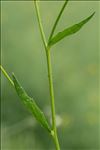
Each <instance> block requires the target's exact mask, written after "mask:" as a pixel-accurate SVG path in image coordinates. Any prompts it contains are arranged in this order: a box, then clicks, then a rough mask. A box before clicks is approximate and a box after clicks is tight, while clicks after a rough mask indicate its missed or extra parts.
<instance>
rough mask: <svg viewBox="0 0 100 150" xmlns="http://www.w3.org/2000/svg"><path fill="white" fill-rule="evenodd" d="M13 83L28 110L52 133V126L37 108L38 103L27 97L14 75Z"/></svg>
mask: <svg viewBox="0 0 100 150" xmlns="http://www.w3.org/2000/svg"><path fill="white" fill-rule="evenodd" d="M12 76H13V82H14V86H15V89H16V92H17V94H18V96H19V97H20V99H21V101H22V102H23V103H24V105H26V107H27V108H28V110H29V111H30V112H31V113H32V114H33V116H34V117H35V118H36V120H37V121H38V122H39V123H40V124H41V125H42V126H43V127H44V128H46V129H47V130H48V131H49V132H51V129H50V126H49V124H48V122H47V120H46V118H45V116H44V114H43V112H42V111H41V110H40V108H39V107H38V106H37V104H36V102H35V101H34V100H33V99H32V98H31V97H29V96H28V95H27V93H26V92H25V90H24V89H23V88H22V87H21V86H20V84H19V82H18V80H17V79H16V77H15V75H14V74H13V75H12Z"/></svg>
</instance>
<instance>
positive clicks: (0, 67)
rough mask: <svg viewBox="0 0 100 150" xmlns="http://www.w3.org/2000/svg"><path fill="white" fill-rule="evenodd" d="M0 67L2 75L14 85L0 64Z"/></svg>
mask: <svg viewBox="0 0 100 150" xmlns="http://www.w3.org/2000/svg"><path fill="white" fill-rule="evenodd" d="M0 69H1V71H2V73H3V74H4V76H5V77H6V78H7V79H8V80H9V82H10V83H11V85H12V86H14V83H13V81H12V79H11V78H10V77H9V75H8V74H7V72H6V71H5V69H4V68H3V67H2V66H1V65H0Z"/></svg>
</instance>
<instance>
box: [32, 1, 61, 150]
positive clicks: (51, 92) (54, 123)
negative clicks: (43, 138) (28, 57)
mask: <svg viewBox="0 0 100 150" xmlns="http://www.w3.org/2000/svg"><path fill="white" fill-rule="evenodd" d="M34 3H35V9H36V14H37V19H38V24H39V29H40V33H41V37H42V41H43V44H44V47H45V51H46V58H47V69H48V80H49V90H50V97H51V112H52V133H51V135H52V137H53V140H54V143H55V146H56V150H60V146H59V141H58V136H57V129H56V114H55V100H54V89H53V80H52V68H51V57H50V49H49V48H48V46H47V42H46V38H45V34H44V31H43V27H42V23H41V17H40V13H39V7H38V3H37V2H36V0H35V1H34Z"/></svg>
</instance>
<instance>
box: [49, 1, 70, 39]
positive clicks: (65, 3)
mask: <svg viewBox="0 0 100 150" xmlns="http://www.w3.org/2000/svg"><path fill="white" fill-rule="evenodd" d="M67 3H68V0H65V2H64V4H63V6H62V8H61V10H60V12H59V14H58V17H57V19H56V21H55V23H54V26H53V28H52V31H51V34H50V37H49V40H50V39H51V38H52V36H53V34H54V31H55V29H56V26H57V24H58V22H59V19H60V17H61V15H62V13H63V11H64V9H65V7H66V5H67Z"/></svg>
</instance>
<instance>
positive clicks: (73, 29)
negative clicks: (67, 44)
mask: <svg viewBox="0 0 100 150" xmlns="http://www.w3.org/2000/svg"><path fill="white" fill-rule="evenodd" d="M94 14H95V12H94V13H93V14H92V15H91V16H89V17H88V18H86V19H85V20H83V21H81V22H80V23H78V24H75V25H73V26H71V27H69V28H67V29H65V30H63V31H62V32H59V33H58V34H56V35H55V36H54V37H53V38H52V39H51V40H50V41H49V44H48V45H49V47H51V46H52V45H54V44H56V43H57V42H59V41H60V40H62V39H63V38H65V37H66V36H69V35H72V34H74V33H76V32H78V31H79V30H80V29H81V28H82V26H83V25H84V24H86V23H87V22H88V21H89V20H90V19H91V18H92V17H93V16H94Z"/></svg>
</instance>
